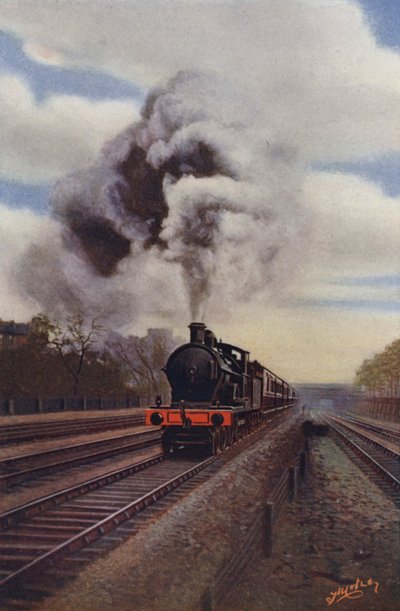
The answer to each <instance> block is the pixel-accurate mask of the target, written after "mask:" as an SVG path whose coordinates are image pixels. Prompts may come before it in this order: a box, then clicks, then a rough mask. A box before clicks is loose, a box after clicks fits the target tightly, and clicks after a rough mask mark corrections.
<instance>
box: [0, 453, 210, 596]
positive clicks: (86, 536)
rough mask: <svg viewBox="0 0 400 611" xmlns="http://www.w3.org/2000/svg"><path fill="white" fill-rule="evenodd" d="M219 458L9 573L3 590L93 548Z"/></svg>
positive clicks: (164, 485) (178, 478)
mask: <svg viewBox="0 0 400 611" xmlns="http://www.w3.org/2000/svg"><path fill="white" fill-rule="evenodd" d="M217 459H218V456H211V457H210V458H207V459H206V460H204V461H202V462H200V463H198V464H196V465H195V466H194V467H191V468H190V469H187V470H186V471H184V472H183V473H181V474H179V475H177V476H176V477H174V478H172V479H169V480H168V481H167V482H165V483H163V484H161V485H160V486H157V487H156V488H155V489H153V490H151V491H150V492H148V493H146V494H145V495H143V496H141V497H140V498H138V499H136V500H135V501H132V502H131V503H129V504H128V505H126V506H124V507H122V508H121V509H118V510H117V511H115V512H113V513H112V514H110V515H109V516H107V517H106V518H103V519H101V520H99V521H98V522H96V523H95V524H93V525H91V526H89V527H88V528H86V529H85V530H83V531H82V532H80V533H78V534H76V535H74V536H72V537H70V538H69V539H67V540H66V541H64V542H63V543H61V544H60V545H57V546H56V547H54V548H53V549H51V550H50V551H47V552H45V553H44V554H41V555H40V556H38V557H37V558H35V559H34V560H31V561H30V562H28V563H27V564H26V565H25V566H23V567H21V568H19V569H17V570H16V571H14V572H12V573H10V574H9V575H8V576H7V577H6V578H4V579H3V580H2V581H0V590H3V591H4V590H5V591H7V590H8V589H9V588H10V586H13V585H14V584H15V583H16V582H18V581H19V580H20V579H21V578H25V577H27V576H28V575H31V574H33V573H36V571H38V570H39V569H42V568H43V567H45V566H49V565H50V566H54V565H55V564H56V563H57V562H59V561H60V560H62V559H64V558H66V557H67V556H68V555H70V554H73V553H76V552H77V551H79V550H80V549H82V548H83V547H86V546H87V545H90V544H91V543H93V542H94V541H96V540H97V539H99V538H100V537H102V536H104V535H106V534H108V533H109V532H110V531H111V530H113V529H115V528H117V527H118V526H119V525H120V524H122V523H123V522H125V521H127V520H129V519H130V518H131V517H132V516H134V515H135V514H137V513H139V512H140V511H143V510H144V509H146V507H148V506H149V505H152V504H154V503H156V502H157V501H158V500H159V499H160V498H162V497H163V496H165V495H166V494H168V493H169V492H171V491H172V490H174V489H175V488H177V487H178V486H180V485H181V484H183V483H184V482H185V481H187V480H188V479H190V478H192V477H194V476H195V475H196V474H197V473H199V472H200V471H201V470H203V469H205V468H206V467H208V466H209V465H210V464H211V463H213V462H214V461H215V460H217Z"/></svg>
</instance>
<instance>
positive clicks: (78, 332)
mask: <svg viewBox="0 0 400 611" xmlns="http://www.w3.org/2000/svg"><path fill="white" fill-rule="evenodd" d="M38 320H39V321H40V325H41V328H42V329H45V330H46V332H47V336H48V345H49V346H52V347H53V348H55V349H56V350H57V352H58V354H59V356H60V358H61V361H62V363H63V365H64V367H65V369H66V370H67V371H68V373H69V374H70V376H71V377H72V380H73V394H74V395H77V394H78V391H79V383H80V380H81V376H82V371H83V368H84V363H85V357H86V356H87V355H88V353H89V352H90V350H91V349H92V348H93V346H95V344H96V343H97V342H98V340H99V338H100V335H101V333H102V332H103V327H102V326H101V324H100V323H99V322H98V320H97V318H90V319H89V318H86V317H85V316H84V314H83V313H82V312H81V311H78V312H75V313H74V314H71V315H69V316H66V318H65V319H64V320H63V321H62V322H59V321H54V322H53V321H51V320H50V319H49V317H48V316H47V315H46V314H41V315H40V316H39V317H38Z"/></svg>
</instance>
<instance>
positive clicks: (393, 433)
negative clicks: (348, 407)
mask: <svg viewBox="0 0 400 611" xmlns="http://www.w3.org/2000/svg"><path fill="white" fill-rule="evenodd" d="M335 418H337V419H340V420H343V421H344V422H351V423H352V424H356V425H357V426H360V427H361V428H365V429H367V430H370V431H372V432H374V433H377V434H378V435H381V436H382V437H386V438H388V439H394V440H395V441H396V442H397V443H399V442H400V430H399V429H392V428H390V427H385V426H380V425H379V424H374V423H372V422H366V421H365V420H359V419H358V418H355V417H354V416H349V415H342V414H335Z"/></svg>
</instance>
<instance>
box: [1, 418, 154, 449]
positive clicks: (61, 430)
mask: <svg viewBox="0 0 400 611" xmlns="http://www.w3.org/2000/svg"><path fill="white" fill-rule="evenodd" d="M142 424H144V414H143V413H140V414H132V415H130V414H129V415H124V416H106V417H100V418H81V419H79V420H52V421H47V422H43V421H41V422H29V423H26V424H5V425H2V426H1V429H0V443H1V445H2V446H4V445H6V444H10V443H19V442H22V441H32V440H38V439H54V438H55V437H67V436H68V435H79V434H85V435H86V434H87V433H96V432H99V431H108V430H110V431H111V430H113V429H121V428H126V427H128V426H139V425H142Z"/></svg>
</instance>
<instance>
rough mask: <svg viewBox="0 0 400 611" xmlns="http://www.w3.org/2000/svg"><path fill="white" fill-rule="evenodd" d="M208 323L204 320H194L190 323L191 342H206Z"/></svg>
mask: <svg viewBox="0 0 400 611" xmlns="http://www.w3.org/2000/svg"><path fill="white" fill-rule="evenodd" d="M205 328H206V325H205V324H204V323H202V322H192V323H190V325H189V329H190V343H193V342H195V343H197V344H204V331H205Z"/></svg>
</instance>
